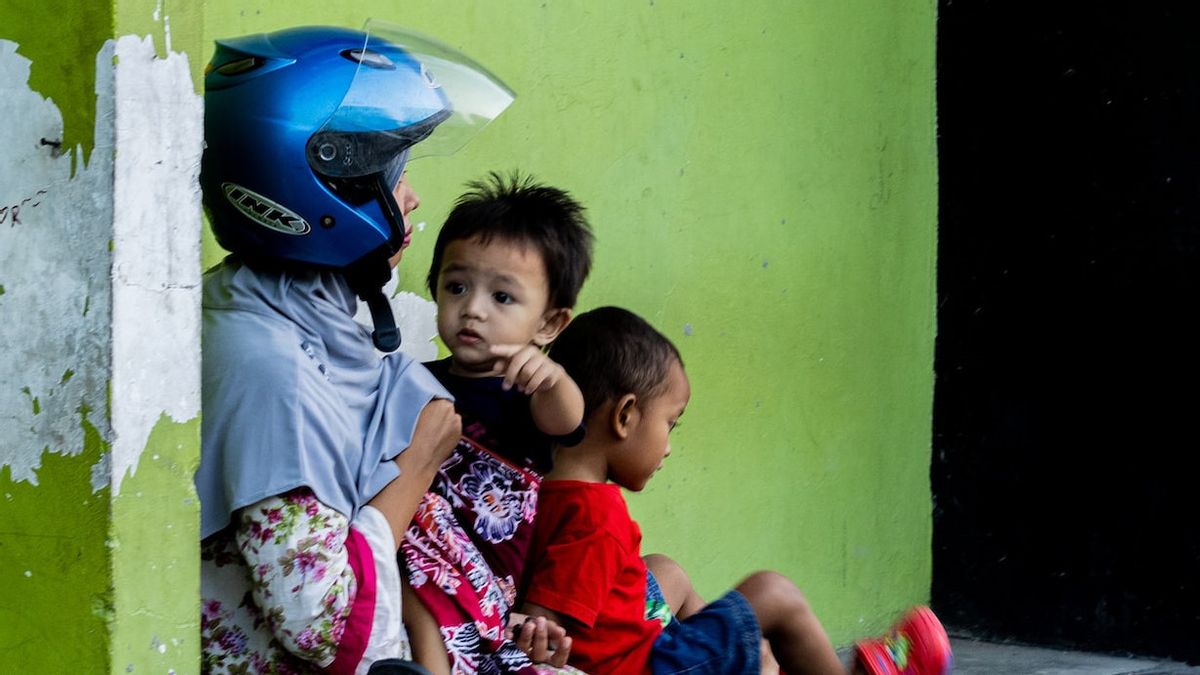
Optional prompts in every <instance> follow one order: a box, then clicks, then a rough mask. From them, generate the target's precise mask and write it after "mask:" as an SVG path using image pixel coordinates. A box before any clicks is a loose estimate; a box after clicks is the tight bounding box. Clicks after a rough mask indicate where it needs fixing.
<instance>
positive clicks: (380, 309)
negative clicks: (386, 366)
mask: <svg viewBox="0 0 1200 675" xmlns="http://www.w3.org/2000/svg"><path fill="white" fill-rule="evenodd" d="M407 157H408V151H407V150H406V151H405V152H404V153H403V154H402V155H401V159H400V162H398V164H399V169H400V171H399V172H397V173H396V177H395V181H396V182H395V183H391V180H392V179H391V178H390V177H389V176H385V175H384V174H383V173H380V174H376V176H375V178H374V180H373V181H372V182H371V183H370V186H371V188H373V189H374V191H375V198H376V200H377V201H378V203H379V205H380V207H381V208H382V209H383V211H384V213H385V214H386V216H387V221H388V227H389V229H390V230H391V241H393V242H396V245H397V249H396V250H399V248H398V246H399V241H400V239H401V238H402V237H403V236H404V225H403V223H404V215H403V214H402V213H400V207H399V205H398V204H396V199H395V197H393V196H392V190H393V189H394V188H395V187H396V184H398V183H399V181H400V178H399V175H400V173H401V172H403V169H404V164H403V160H404V159H405V158H407ZM394 252H395V251H391V253H394ZM391 253H389V249H388V248H386V247H382V248H379V249H376V250H375V251H374V252H373V253H371V254H369V255H367V256H366V257H365V258H362V259H360V260H359V261H358V262H356V263H354V264H353V265H351V266H350V267H349V268H348V269H347V270H346V279H347V281H349V282H350V288H351V290H353V291H354V292H355V293H356V294H357V295H358V297H360V298H362V299H363V302H365V303H367V308H368V309H369V310H371V322H372V323H373V324H374V325H375V330H374V331H373V332H372V333H371V341H372V342H374V343H375V348H376V349H378V350H379V351H381V352H394V351H396V350H397V349H399V348H400V329H399V328H397V327H396V317H395V315H393V314H392V305H391V303H389V302H388V299H387V296H385V295H384V294H383V285H384V284H386V283H387V282H388V280H389V279H391V278H392V266H391V264H390V263H389V262H388V256H389V255H390V254H391Z"/></svg>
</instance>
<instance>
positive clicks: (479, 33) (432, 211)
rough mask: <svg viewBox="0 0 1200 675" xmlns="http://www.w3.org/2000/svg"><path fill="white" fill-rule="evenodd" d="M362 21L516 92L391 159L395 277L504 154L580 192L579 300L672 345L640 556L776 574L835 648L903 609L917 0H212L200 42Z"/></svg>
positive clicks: (924, 172) (916, 483)
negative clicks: (486, 118)
mask: <svg viewBox="0 0 1200 675" xmlns="http://www.w3.org/2000/svg"><path fill="white" fill-rule="evenodd" d="M368 17H374V18H378V19H386V20H388V21H391V22H394V23H400V24H403V25H407V26H410V27H413V28H416V29H418V30H420V31H422V32H425V33H428V34H431V35H435V36H437V37H440V38H441V39H443V40H445V41H447V42H449V43H451V44H453V45H455V46H457V47H459V48H461V49H463V50H464V51H466V52H467V53H469V54H471V55H472V56H474V57H475V58H476V59H478V60H479V61H480V62H481V63H483V64H485V65H486V66H487V67H488V68H490V69H492V70H493V71H494V72H496V73H497V74H498V75H499V76H500V77H501V78H503V79H504V80H506V81H507V82H508V84H509V85H510V86H512V87H513V89H515V90H516V92H517V94H518V97H517V100H516V102H515V103H514V105H513V106H512V108H510V109H509V110H508V111H507V112H506V113H505V114H504V115H503V116H502V117H501V118H500V119H499V120H497V121H496V122H495V123H493V125H492V126H491V127H489V128H488V129H485V130H484V132H483V133H482V135H481V136H480V137H479V138H477V139H476V140H475V141H472V143H471V145H469V146H467V148H465V149H464V150H463V151H461V152H459V153H458V154H457V155H455V156H454V157H452V158H427V159H422V160H419V161H417V162H414V163H413V164H412V165H411V171H410V177H411V178H412V180H413V182H414V184H415V185H416V187H417V189H418V190H419V191H420V193H421V195H422V199H423V206H422V208H421V209H420V210H419V211H417V212H416V214H415V216H416V221H418V222H426V223H428V229H426V230H425V232H424V234H418V236H417V238H416V240H415V243H414V245H413V247H412V249H410V251H409V253H408V254H406V257H405V261H404V263H402V288H405V289H408V290H412V291H417V292H422V291H421V289H422V287H423V279H424V275H425V273H426V270H427V265H428V262H429V252H430V249H431V247H432V240H433V235H434V233H435V232H436V229H437V227H438V225H439V224H440V223H441V221H442V220H443V219H444V217H445V214H446V212H447V210H448V207H449V205H450V204H451V203H452V202H453V199H454V197H456V196H457V194H458V193H459V192H461V189H462V184H463V183H464V182H465V181H466V180H469V179H471V178H474V177H477V176H479V175H481V174H482V173H483V172H485V171H487V170H491V169H500V170H507V169H511V168H515V167H519V168H521V169H522V170H525V171H529V172H531V173H533V174H535V175H536V176H538V177H539V178H541V179H542V180H544V181H546V182H549V183H552V184H555V185H559V186H562V187H565V188H567V189H569V190H570V191H572V192H573V193H574V194H575V195H576V196H577V197H579V198H580V199H581V200H582V201H583V202H584V204H585V205H586V206H587V207H588V209H589V213H590V216H591V219H592V222H593V224H594V226H595V229H596V233H597V236H598V245H597V253H596V255H597V261H596V266H595V270H594V272H593V274H592V276H591V279H590V280H589V282H588V284H587V286H586V287H585V289H584V292H583V294H582V297H581V302H580V309H586V308H588V307H593V306H598V305H601V304H617V305H623V306H626V307H629V308H631V309H633V310H635V311H637V312H639V313H641V314H643V315H644V316H646V317H647V318H648V319H650V320H651V321H652V322H653V323H654V324H655V325H656V326H657V327H659V328H660V329H661V330H663V331H664V332H665V333H666V334H667V335H668V336H669V337H671V338H672V339H673V340H674V341H675V342H676V343H677V344H678V345H679V347H680V349H681V350H682V353H683V356H684V359H685V361H686V363H687V368H688V372H689V374H690V376H691V378H692V388H693V400H692V404H691V406H690V408H689V410H688V413H687V414H686V415H685V416H684V422H683V426H682V427H681V428H680V429H679V430H678V431H677V432H676V434H677V435H676V437H675V439H674V442H673V448H674V450H673V454H672V456H671V458H670V459H669V460H668V461H667V463H666V466H665V468H664V469H663V471H661V472H660V473H659V474H658V476H657V477H656V478H655V479H654V480H653V481H651V483H650V485H649V487H648V488H647V489H646V491H645V492H644V493H643V494H641V495H636V496H633V497H632V498H631V506H632V509H633V511H634V516H635V517H636V518H638V519H639V520H640V521H641V523H642V525H643V529H644V533H645V549H646V551H648V552H649V551H661V552H664V553H668V554H669V555H672V556H673V557H675V558H676V559H678V560H679V561H680V562H681V563H682V564H683V565H684V567H685V568H686V569H688V570H689V571H690V573H691V574H692V575H693V577H694V579H695V581H696V583H697V587H698V588H699V590H700V591H701V593H702V594H704V595H705V596H706V597H710V598H712V597H715V596H716V595H718V594H719V593H721V592H723V591H724V590H725V589H726V588H728V587H730V586H731V585H733V584H734V583H735V582H736V581H737V580H739V579H740V578H741V577H742V576H744V575H745V574H748V573H749V572H751V571H753V570H755V569H759V568H773V569H778V570H781V571H783V572H785V573H787V574H788V575H789V576H791V577H792V578H793V579H795V580H796V582H797V583H798V584H799V585H800V587H801V588H802V589H804V590H805V591H806V593H807V594H808V596H809V598H810V600H811V601H812V602H813V604H814V606H815V608H816V610H817V611H818V613H819V615H820V616H821V617H822V619H823V620H824V622H825V623H826V626H827V628H828V629H829V631H830V633H831V636H832V638H833V639H834V641H835V642H837V643H839V644H844V643H846V642H848V641H849V640H851V639H853V638H854V637H857V636H859V635H862V634H865V633H868V632H873V631H877V630H879V629H881V628H882V627H884V626H885V625H886V623H888V622H889V621H890V619H891V617H892V616H893V615H894V613H895V612H897V611H899V610H900V609H902V608H903V607H904V606H906V605H908V604H911V603H914V602H920V601H924V600H925V599H926V598H927V596H928V589H929V579H930V533H931V515H930V511H931V501H930V493H929V477H928V476H929V452H930V450H929V449H930V414H931V401H932V355H933V338H934V260H935V237H936V229H935V228H936V158H935V139H934V24H935V4H934V2H933V1H932V0H923V1H921V2H903V3H893V2H879V1H878V0H876V1H871V0H808V1H797V2H745V3H728V2H716V1H713V0H639V1H636V2H635V1H633V0H620V1H614V2H606V3H591V2H561V1H554V0H541V1H524V0H521V1H510V2H466V1H463V0H437V1H434V0H415V1H413V2H407V3H403V4H402V5H396V4H393V3H386V2H350V3H328V2H325V1H324V0H321V1H316V0H292V1H290V2H286V3H285V2H278V1H270V2H267V1H261V2H252V1H251V2H247V1H246V0H239V1H238V2H233V1H232V0H210V1H209V2H208V3H207V4H206V5H205V15H204V37H205V42H206V43H210V42H211V39H213V38H217V37H226V36H233V35H240V34H244V33H251V32H259V31H266V30H273V29H277V28H282V27H286V26H290V25H296V24H305V23H330V24H339V25H346V26H352V27H358V26H361V25H362V22H363V21H364V20H365V19H366V18H368ZM208 56H209V54H208V53H206V54H204V55H203V57H202V58H197V59H194V61H196V62H199V61H203V60H206V59H207V57H208ZM218 255H219V254H218V252H217V250H216V249H215V247H213V246H211V242H210V246H209V247H208V249H207V256H206V262H207V263H212V262H215V261H216V260H217V259H218Z"/></svg>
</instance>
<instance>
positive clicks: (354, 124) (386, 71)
mask: <svg viewBox="0 0 1200 675" xmlns="http://www.w3.org/2000/svg"><path fill="white" fill-rule="evenodd" d="M365 32H366V37H365V39H364V42H363V45H362V48H361V49H348V50H346V51H345V52H343V53H342V56H343V57H344V58H346V59H349V60H351V61H353V62H355V64H356V66H357V67H356V70H355V73H354V77H353V79H352V81H351V83H350V87H349V89H348V90H347V91H346V95H345V97H344V98H343V99H342V102H341V104H340V105H339V106H338V107H337V109H336V110H335V111H334V112H333V114H332V115H331V116H330V117H329V120H328V121H327V122H326V123H325V124H324V125H323V126H322V127H321V129H320V130H319V131H317V133H316V134H314V135H313V136H312V138H311V139H310V140H309V143H308V156H309V162H310V163H311V164H312V165H313V168H314V169H316V170H317V171H318V172H320V173H322V174H324V175H327V176H332V177H339V178H356V177H361V176H367V175H370V174H375V173H383V175H384V176H385V177H386V179H387V180H390V181H394V180H399V176H400V172H401V171H402V169H403V163H404V162H405V161H407V160H408V159H415V158H417V157H425V156H429V155H449V154H452V153H454V152H456V151H457V150H458V149H459V148H461V147H462V146H463V145H465V144H466V143H467V141H469V140H470V139H471V138H472V137H473V136H475V134H477V133H479V131H480V130H481V129H483V127H485V126H487V125H488V123H489V122H491V121H492V120H493V119H495V118H496V117H497V116H499V115H500V113H501V112H503V111H504V109H505V108H507V107H508V106H509V105H510V104H511V103H512V101H513V99H514V98H515V94H513V92H512V90H511V89H509V88H508V87H507V86H506V85H505V84H504V83H503V82H501V81H500V80H499V78H497V77H496V76H495V75H492V74H491V73H490V72H488V71H487V69H485V68H484V67H483V66H481V65H479V64H478V63H476V62H475V61H474V60H472V59H471V58H470V57H469V56H467V55H465V54H463V53H462V52H460V51H458V50H456V49H454V48H452V47H450V46H448V45H445V44H443V43H441V42H438V41H437V40H434V39H433V38H429V37H425V36H423V35H419V34H417V33H414V32H413V31H410V30H408V29H405V28H401V27H399V26H394V25H391V24H387V23H383V22H379V21H376V20H371V21H368V22H367V26H366V30H365ZM405 151H407V154H405Z"/></svg>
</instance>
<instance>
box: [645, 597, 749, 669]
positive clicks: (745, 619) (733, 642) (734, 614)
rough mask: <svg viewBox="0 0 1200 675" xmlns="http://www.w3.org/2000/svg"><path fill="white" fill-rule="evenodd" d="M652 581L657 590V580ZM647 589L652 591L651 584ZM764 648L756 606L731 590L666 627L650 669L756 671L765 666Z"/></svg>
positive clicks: (655, 644)
mask: <svg viewBox="0 0 1200 675" xmlns="http://www.w3.org/2000/svg"><path fill="white" fill-rule="evenodd" d="M651 578H653V577H651ZM651 583H653V588H654V590H658V584H657V583H656V582H651ZM647 591H649V592H653V591H650V588H649V587H648V588H647ZM660 593H661V591H660ZM761 650H762V631H760V630H759V628H758V619H757V618H755V616H754V610H752V609H750V603H749V602H746V598H745V596H743V595H742V594H741V593H738V592H737V591H729V592H728V593H726V594H725V595H723V596H721V598H720V599H719V600H717V601H716V602H711V603H709V604H708V605H706V606H705V607H704V609H702V610H700V611H699V612H696V613H695V614H693V615H691V616H689V617H688V618H686V619H683V620H682V621H680V620H674V621H671V623H670V624H668V625H667V626H666V627H665V628H663V632H662V633H661V634H660V635H659V636H658V639H657V640H655V641H654V649H653V650H651V652H650V671H651V672H652V673H654V675H667V674H668V673H688V674H689V675H702V674H703V673H712V674H713V675H729V674H733V675H743V673H757V672H759V671H760V670H761V669H762V667H761V665H760V664H759V659H760V658H761V655H762V652H761Z"/></svg>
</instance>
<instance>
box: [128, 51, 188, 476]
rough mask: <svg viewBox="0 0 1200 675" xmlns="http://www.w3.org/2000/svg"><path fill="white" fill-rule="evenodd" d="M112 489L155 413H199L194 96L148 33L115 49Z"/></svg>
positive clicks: (132, 467)
mask: <svg viewBox="0 0 1200 675" xmlns="http://www.w3.org/2000/svg"><path fill="white" fill-rule="evenodd" d="M116 56H117V63H118V65H117V68H116V77H115V90H116V95H115V98H116V105H115V109H116V148H117V151H116V156H115V167H114V180H113V267H112V283H113V323H112V325H113V337H112V348H113V366H112V428H113V441H112V485H113V494H118V493H119V492H120V488H121V481H122V479H123V478H124V477H125V474H126V473H127V472H128V473H131V474H132V473H133V472H134V471H136V469H137V462H138V459H139V457H140V456H141V453H142V450H144V449H145V447H146V442H147V440H148V439H149V437H150V431H151V429H153V427H154V425H155V423H156V422H158V420H159V418H160V417H161V416H162V415H163V414H166V415H167V416H169V417H170V418H171V419H172V420H175V421H176V422H186V421H188V420H191V419H193V418H195V417H196V416H197V415H198V414H199V412H200V188H199V182H198V177H199V176H198V173H199V170H200V154H201V151H202V147H203V141H202V139H203V121H204V114H203V100H202V98H201V97H200V96H199V95H198V94H196V93H195V91H194V90H193V86H192V80H191V74H190V72H189V69H188V62H187V56H186V55H183V54H168V56H167V57H166V58H163V59H160V58H158V57H157V55H156V53H155V49H154V42H153V40H151V39H150V38H149V37H147V38H144V39H139V38H136V37H133V36H125V37H121V38H118V39H117V42H116Z"/></svg>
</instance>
